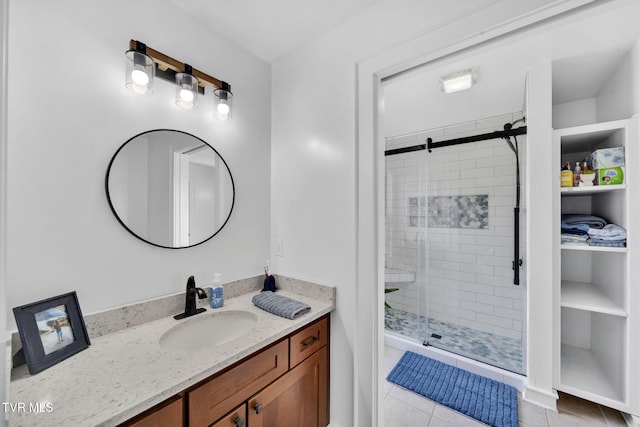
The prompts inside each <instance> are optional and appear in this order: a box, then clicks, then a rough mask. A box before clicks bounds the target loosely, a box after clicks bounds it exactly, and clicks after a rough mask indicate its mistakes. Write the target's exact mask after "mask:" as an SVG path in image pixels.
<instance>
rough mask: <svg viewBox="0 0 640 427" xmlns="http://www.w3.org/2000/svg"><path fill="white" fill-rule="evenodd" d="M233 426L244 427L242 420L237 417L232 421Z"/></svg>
mask: <svg viewBox="0 0 640 427" xmlns="http://www.w3.org/2000/svg"><path fill="white" fill-rule="evenodd" d="M233 425H234V426H235V427H244V418H240V417H237V418H236V419H235V420H233Z"/></svg>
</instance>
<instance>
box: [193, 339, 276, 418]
mask: <svg viewBox="0 0 640 427" xmlns="http://www.w3.org/2000/svg"><path fill="white" fill-rule="evenodd" d="M288 368H289V340H287V339H285V340H283V341H281V342H279V343H278V344H276V345H274V346H272V347H269V348H268V349H266V350H263V351H261V352H260V353H258V354H256V355H254V356H252V357H251V358H249V359H247V360H245V361H244V362H242V363H241V364H239V365H237V366H235V367H233V368H231V369H229V370H228V371H225V372H223V373H222V374H220V375H217V376H216V377H214V378H212V379H211V380H209V381H207V382H205V383H203V384H202V385H200V386H198V387H197V388H195V389H194V390H192V391H190V392H189V395H188V397H189V405H188V406H189V426H190V427H205V426H209V425H211V423H212V422H214V421H216V420H218V419H219V418H220V417H223V416H224V415H225V414H226V413H228V412H229V411H231V410H232V409H233V408H235V407H237V406H238V405H239V404H240V403H242V402H243V401H245V400H247V399H248V398H249V397H250V396H251V395H252V394H254V393H255V392H256V391H258V390H260V389H261V388H263V387H264V386H266V385H267V384H269V383H270V382H272V381H273V380H275V379H276V378H278V377H279V376H280V375H282V374H284V373H285V372H287V369H288Z"/></svg>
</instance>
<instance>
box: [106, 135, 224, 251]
mask: <svg viewBox="0 0 640 427" xmlns="http://www.w3.org/2000/svg"><path fill="white" fill-rule="evenodd" d="M159 131H168V132H178V133H181V134H184V135H188V136H190V137H193V138H195V139H197V140H199V141H200V142H202V143H203V144H205V145H206V146H208V147H209V148H211V149H212V150H213V152H214V153H216V155H217V156H218V157H219V158H220V160H222V163H224V166H225V167H226V168H227V172H229V178H230V179H231V189H232V192H233V197H232V199H231V209H229V214H228V215H227V218H226V219H225V220H224V222H223V223H222V225H221V226H220V227H219V228H218V229H217V230H216V231H215V233H213V234H212V235H211V236H209V237H208V238H206V239H204V240H203V241H201V242H198V243H195V244H193V245H189V246H179V247H175V246H164V245H159V244H157V243H153V242H150V241H149V240H147V239H145V238H143V237H141V236H139V235H138V234H136V233H135V232H134V231H133V230H131V229H130V228H129V227H128V226H127V225H126V224H125V223H124V222H123V221H122V219H121V218H120V216H119V215H118V213H117V212H116V209H115V207H114V206H113V203H112V202H111V195H110V194H109V174H110V173H111V166H112V165H113V162H114V161H115V159H116V157H118V154H119V153H120V151H122V149H123V148H124V147H125V146H126V145H127V144H128V143H129V142H131V141H132V140H134V139H136V138H137V137H139V136H142V135H145V134H147V133H151V132H159ZM104 188H105V193H106V196H107V202H108V203H109V207H110V208H111V212H112V213H113V215H114V216H115V217H116V219H117V220H118V222H119V223H120V225H122V226H123V227H124V228H125V230H127V231H128V232H129V233H131V234H132V235H134V236H135V237H137V238H138V239H140V240H142V241H143V242H145V243H148V244H150V245H153V246H156V247H159V248H165V249H187V248H193V247H195V246H198V245H201V244H203V243H205V242H207V241H209V240H211V239H212V238H213V237H214V236H215V235H217V234H218V233H219V232H220V231H221V230H222V229H223V228H224V227H225V225H227V222H229V218H231V214H232V213H233V208H234V206H235V203H236V185H235V182H234V180H233V174H232V173H231V169H230V168H229V165H228V164H227V161H226V160H225V159H224V157H222V156H221V155H220V153H219V152H218V150H216V149H215V148H213V146H211V145H210V144H209V143H208V142H206V141H205V140H203V139H202V138H198V137H197V136H195V135H193V134H190V133H188V132H184V131H181V130H176V129H151V130H148V131H144V132H140V133H139V134H137V135H134V136H132V137H131V138H129V139H128V140H126V141H125V142H124V144H122V145H121V146H120V147H119V148H118V150H116V152H115V153H114V155H113V156H112V157H111V160H110V161H109V166H108V167H107V173H106V176H105V180H104Z"/></svg>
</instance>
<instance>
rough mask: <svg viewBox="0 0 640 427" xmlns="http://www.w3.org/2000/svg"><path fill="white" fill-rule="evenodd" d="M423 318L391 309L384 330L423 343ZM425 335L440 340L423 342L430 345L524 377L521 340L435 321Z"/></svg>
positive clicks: (430, 339) (431, 339)
mask: <svg viewBox="0 0 640 427" xmlns="http://www.w3.org/2000/svg"><path fill="white" fill-rule="evenodd" d="M425 325H427V318H426V317H425V316H421V315H418V314H415V313H409V312H406V311H402V310H396V309H393V308H386V309H385V328H386V329H388V330H390V331H391V332H394V333H396V334H399V335H401V336H405V337H409V338H413V339H415V340H416V341H417V342H423V341H425V338H426V333H427V332H426V331H425ZM428 325H429V332H428V333H435V334H438V335H440V336H441V338H440V339H434V338H427V339H428V340H429V343H430V345H433V346H434V347H439V348H444V349H447V350H448V351H452V352H454V353H457V354H460V355H463V356H472V357H473V358H474V359H477V360H479V361H481V362H484V363H487V364H489V365H493V366H497V367H499V368H502V369H506V370H507V371H512V372H516V373H519V374H522V373H524V361H523V360H522V352H523V347H522V340H520V339H515V338H509V337H503V336H500V335H495V334H492V333H489V332H483V331H479V330H476V329H471V328H467V327H464V326H461V325H456V324H452V323H448V322H443V321H439V320H436V319H431V318H430V319H428Z"/></svg>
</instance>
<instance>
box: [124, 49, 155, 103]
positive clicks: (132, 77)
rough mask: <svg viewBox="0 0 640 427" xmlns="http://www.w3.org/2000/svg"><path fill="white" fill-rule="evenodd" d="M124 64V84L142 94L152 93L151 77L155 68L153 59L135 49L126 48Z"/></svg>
mask: <svg viewBox="0 0 640 427" xmlns="http://www.w3.org/2000/svg"><path fill="white" fill-rule="evenodd" d="M126 56H127V66H126V86H127V88H128V89H130V90H132V91H133V92H135V93H139V94H142V95H145V94H151V93H153V78H154V76H155V72H156V68H155V64H154V63H153V59H152V58H151V57H150V56H147V55H145V54H144V53H142V52H138V51H137V50H128V51H127V53H126Z"/></svg>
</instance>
